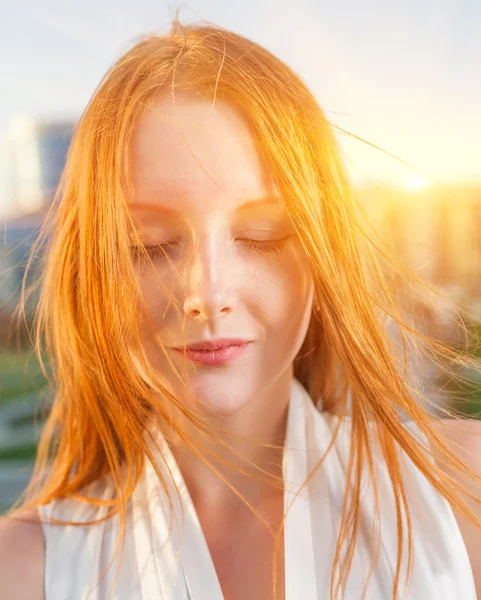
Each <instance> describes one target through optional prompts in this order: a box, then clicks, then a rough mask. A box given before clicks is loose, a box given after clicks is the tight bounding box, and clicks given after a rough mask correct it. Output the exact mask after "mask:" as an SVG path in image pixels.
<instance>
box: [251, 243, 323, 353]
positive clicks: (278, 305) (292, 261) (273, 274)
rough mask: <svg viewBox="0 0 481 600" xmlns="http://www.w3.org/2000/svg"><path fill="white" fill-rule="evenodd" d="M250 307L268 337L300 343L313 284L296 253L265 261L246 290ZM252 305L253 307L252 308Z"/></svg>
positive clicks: (307, 314)
mask: <svg viewBox="0 0 481 600" xmlns="http://www.w3.org/2000/svg"><path fill="white" fill-rule="evenodd" d="M249 296H250V300H251V306H252V307H253V312H255V313H256V314H257V315H258V320H259V321H260V322H261V323H262V324H263V325H264V327H265V328H266V330H268V331H267V333H269V334H270V335H271V336H272V335H273V334H276V337H278V338H283V339H289V340H291V342H292V343H296V342H297V339H298V338H302V339H301V341H300V343H302V341H303V339H304V336H305V332H306V330H307V325H308V323H309V318H310V314H311V309H312V297H313V284H312V278H311V276H310V272H309V268H308V265H307V263H306V260H305V258H304V257H303V256H302V255H301V254H300V253H298V252H296V253H294V252H292V253H289V254H288V255H283V256H281V257H279V258H277V259H276V260H275V261H272V262H270V263H268V264H266V266H265V269H264V270H263V271H262V272H261V273H259V276H258V277H257V278H256V281H255V285H254V286H252V288H251V290H250V294H249ZM254 307H255V308H254Z"/></svg>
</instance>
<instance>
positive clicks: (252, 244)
mask: <svg viewBox="0 0 481 600" xmlns="http://www.w3.org/2000/svg"><path fill="white" fill-rule="evenodd" d="M292 237H294V234H292V235H288V236H286V237H283V238H280V239H277V240H251V239H249V238H237V241H240V242H243V243H244V244H245V245H246V246H247V247H248V249H249V250H252V251H253V252H256V253H257V254H270V253H275V254H280V253H281V252H282V251H283V250H284V247H285V245H286V243H287V242H288V241H289V240H290V239H291V238H292ZM144 248H145V250H146V251H147V254H148V255H149V256H150V258H151V259H154V258H156V257H157V256H164V252H165V253H166V254H167V253H168V251H169V250H170V249H173V248H176V242H167V243H165V244H156V245H155V246H144ZM131 249H132V253H133V255H134V258H142V256H141V255H140V252H139V250H138V247H137V246H132V248H131Z"/></svg>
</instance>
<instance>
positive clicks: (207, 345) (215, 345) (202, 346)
mask: <svg viewBox="0 0 481 600" xmlns="http://www.w3.org/2000/svg"><path fill="white" fill-rule="evenodd" d="M247 343H248V342H247V340H241V339H234V338H232V339H222V340H211V341H205V342H199V343H198V344H189V345H188V346H187V350H200V351H202V350H205V351H206V352H207V351H209V352H212V351H213V350H221V349H222V348H227V347H229V346H242V345H244V344H247ZM174 350H182V347H178V348H174Z"/></svg>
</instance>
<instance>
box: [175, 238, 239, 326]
mask: <svg viewBox="0 0 481 600" xmlns="http://www.w3.org/2000/svg"><path fill="white" fill-rule="evenodd" d="M232 267H233V264H232V261H230V260H229V256H228V252H227V248H226V247H225V245H222V244H218V243H216V242H215V241H214V240H210V241H206V242H204V243H202V244H200V243H199V244H198V245H197V248H196V249H195V250H194V251H193V254H192V257H191V260H190V261H189V265H188V268H187V273H186V293H185V299H184V313H185V315H186V316H187V317H189V318H191V319H195V320H197V321H212V320H214V319H218V318H221V317H224V316H227V315H228V314H230V313H231V312H232V311H233V310H234V308H235V304H236V300H235V294H234V286H235V280H234V273H233V268H232Z"/></svg>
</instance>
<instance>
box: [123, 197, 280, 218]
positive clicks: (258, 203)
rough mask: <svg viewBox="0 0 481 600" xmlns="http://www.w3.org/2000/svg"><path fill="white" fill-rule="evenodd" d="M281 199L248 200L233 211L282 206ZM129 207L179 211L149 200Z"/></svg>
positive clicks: (164, 211)
mask: <svg viewBox="0 0 481 600" xmlns="http://www.w3.org/2000/svg"><path fill="white" fill-rule="evenodd" d="M282 205H283V204H282V200H281V198H280V197H279V196H265V197H262V198H258V199H256V200H249V201H248V202H245V203H244V204H241V205H240V206H238V207H237V208H236V209H235V212H244V211H248V210H251V209H254V208H262V207H263V206H282ZM129 208H130V209H136V210H142V211H148V212H155V213H164V214H178V213H180V212H181V211H180V210H179V209H178V208H174V207H172V208H170V207H169V208H167V207H166V206H159V205H158V204H155V203H149V202H135V203H131V204H129Z"/></svg>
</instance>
